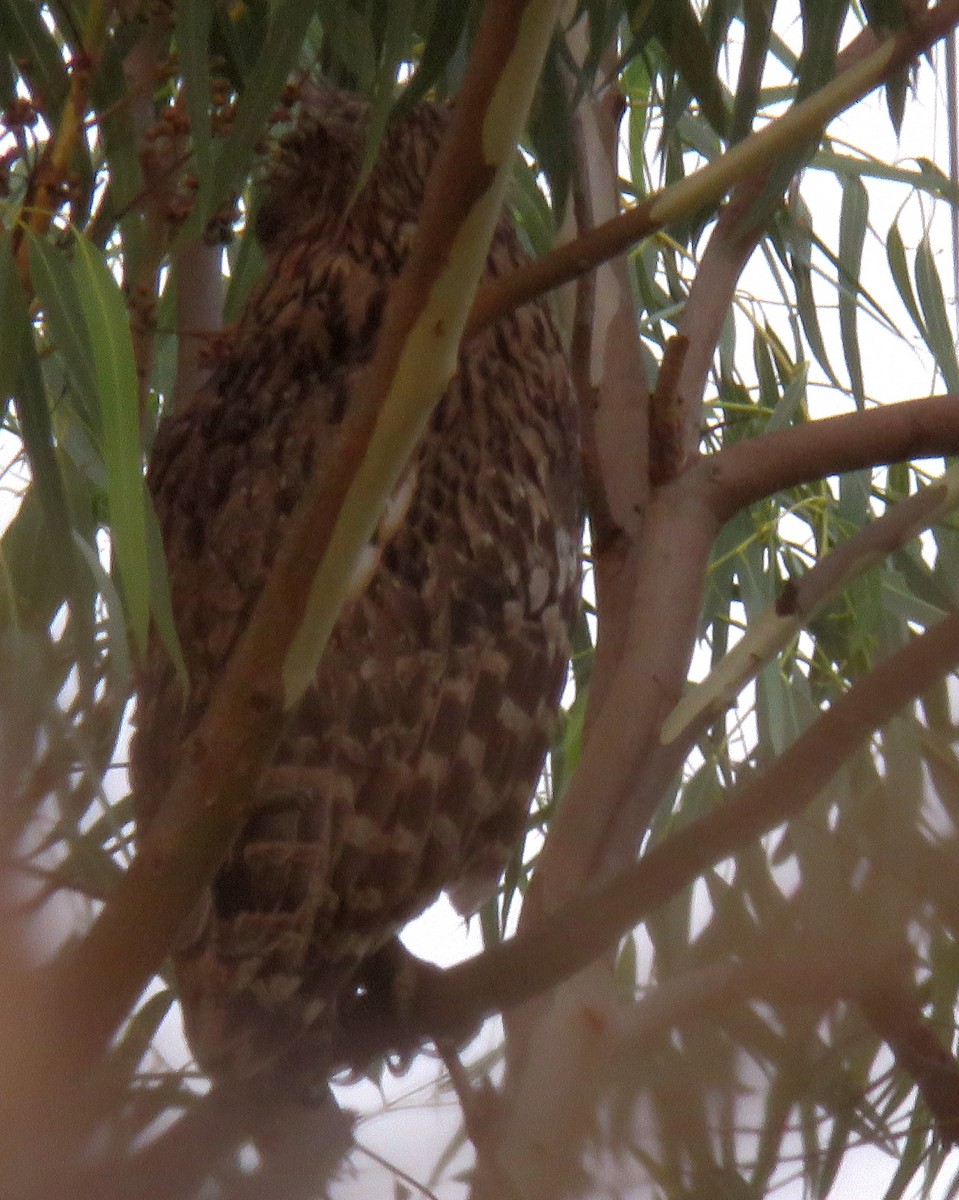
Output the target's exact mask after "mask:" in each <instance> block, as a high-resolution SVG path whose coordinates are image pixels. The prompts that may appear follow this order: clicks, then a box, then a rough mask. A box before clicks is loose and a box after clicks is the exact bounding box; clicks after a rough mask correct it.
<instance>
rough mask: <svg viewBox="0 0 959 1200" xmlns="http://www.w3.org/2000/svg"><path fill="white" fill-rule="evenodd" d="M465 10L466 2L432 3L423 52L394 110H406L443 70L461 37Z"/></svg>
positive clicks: (464, 25)
mask: <svg viewBox="0 0 959 1200" xmlns="http://www.w3.org/2000/svg"><path fill="white" fill-rule="evenodd" d="M469 10H470V6H469V4H449V3H440V4H437V5H436V8H435V10H434V12H433V21H432V23H431V25H430V31H429V33H428V35H427V38H426V44H425V46H424V47H423V53H422V54H421V55H420V60H419V63H418V64H417V67H416V70H415V71H414V72H413V78H412V79H411V80H410V81H409V83H408V84H407V85H406V87H405V88H404V89H403V95H402V97H401V99H400V101H399V103H398V104H397V111H398V112H408V111H409V109H410V108H412V106H413V105H414V104H416V103H417V102H418V101H420V100H422V99H423V97H424V96H425V95H426V93H427V92H428V91H429V90H430V88H431V87H432V86H433V85H434V84H435V83H437V82H438V80H439V79H440V78H441V76H442V75H443V74H444V73H445V71H446V69H447V66H448V65H449V62H450V59H451V58H452V57H453V54H454V52H455V51H456V47H457V46H458V45H459V43H460V41H461V40H462V37H463V33H464V31H465V29H466V18H467V17H468V15H469Z"/></svg>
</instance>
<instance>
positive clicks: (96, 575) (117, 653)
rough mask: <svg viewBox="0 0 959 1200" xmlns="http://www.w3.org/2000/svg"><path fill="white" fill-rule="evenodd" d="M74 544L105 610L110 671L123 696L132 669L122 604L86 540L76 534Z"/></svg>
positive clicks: (125, 692)
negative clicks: (87, 569) (94, 583)
mask: <svg viewBox="0 0 959 1200" xmlns="http://www.w3.org/2000/svg"><path fill="white" fill-rule="evenodd" d="M74 542H75V544H76V546H77V548H78V550H79V551H80V554H81V556H82V558H83V560H84V562H85V563H86V564H87V567H88V568H89V571H90V574H91V576H92V577H93V579H94V581H95V582H96V585H97V591H98V592H99V593H100V595H101V596H102V597H103V600H104V603H105V604H106V607H107V625H108V630H109V645H110V670H111V674H112V676H113V682H114V684H115V687H116V689H117V694H122V695H127V694H128V693H129V691H130V680H131V678H132V674H133V673H132V669H131V665H130V648H129V645H128V643H127V635H126V626H125V622H124V620H123V603H122V601H121V600H120V595H119V593H118V592H117V589H116V588H115V587H114V585H113V580H112V579H111V578H110V576H109V574H108V573H107V572H106V571H105V570H104V568H103V564H102V563H101V562H100V556H99V555H98V554H97V552H96V549H95V548H94V547H93V546H91V545H90V543H89V542H88V541H87V540H86V538H84V537H81V536H80V534H79V533H75V534H74Z"/></svg>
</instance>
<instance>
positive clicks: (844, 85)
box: [466, 0, 959, 337]
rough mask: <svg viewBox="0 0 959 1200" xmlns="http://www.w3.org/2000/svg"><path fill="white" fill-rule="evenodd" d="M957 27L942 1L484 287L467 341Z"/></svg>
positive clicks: (692, 201)
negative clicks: (685, 170) (643, 194)
mask: <svg viewBox="0 0 959 1200" xmlns="http://www.w3.org/2000/svg"><path fill="white" fill-rule="evenodd" d="M957 24H959V0H943V2H942V3H940V4H938V5H936V7H935V8H932V9H930V10H929V11H928V12H925V13H922V14H921V15H919V16H917V17H916V19H915V20H914V22H913V23H912V24H911V25H910V26H909V27H908V28H907V29H904V30H902V31H901V32H900V33H898V34H897V35H896V36H895V37H891V38H889V39H887V40H886V41H885V42H883V43H882V44H881V45H879V46H878V47H877V48H876V49H875V50H874V51H872V53H870V54H868V55H867V56H865V57H864V58H859V57H858V55H855V56H852V64H851V65H850V67H849V69H848V70H846V71H844V72H843V73H842V74H841V75H839V76H838V77H837V78H836V79H834V80H833V81H832V82H831V83H829V84H826V86H825V87H823V88H821V89H820V90H819V91H818V92H816V94H815V95H813V96H810V97H808V99H806V100H803V101H802V102H801V103H799V104H796V105H794V107H793V108H791V109H790V110H789V112H788V113H786V114H785V115H784V116H782V117H779V118H778V119H777V120H775V121H772V122H770V124H768V125H767V126H765V127H764V128H763V129H761V130H759V131H758V132H757V133H754V134H752V135H751V136H750V137H748V138H747V139H745V140H744V141H742V142H739V143H737V145H735V146H733V147H732V148H731V149H729V150H727V151H726V153H725V154H723V155H722V157H721V158H719V159H717V160H716V161H715V162H713V163H710V164H709V165H708V166H706V167H703V168H702V169H701V170H700V171H697V172H696V173H695V174H693V175H689V176H687V177H686V178H685V179H683V180H681V181H680V182H679V183H677V184H674V185H673V186H672V187H669V188H666V189H665V190H664V191H661V192H657V193H655V194H654V195H652V196H650V197H649V199H648V200H646V201H644V202H643V203H642V204H639V205H637V206H636V207H635V208H632V209H630V210H629V212H626V213H623V214H621V215H620V216H617V217H613V218H612V219H611V220H609V221H606V222H604V223H603V224H602V225H600V226H598V227H597V228H596V229H592V230H590V231H589V232H588V233H586V234H583V235H582V236H581V237H578V238H576V239H575V241H573V242H570V243H568V244H567V245H564V246H558V247H557V248H556V249H555V250H553V251H552V252H551V253H550V254H548V255H546V256H545V257H544V258H541V259H538V260H537V261H536V262H532V263H530V264H529V265H528V266H526V267H524V268H523V269H522V270H519V271H515V272H513V273H512V274H510V275H506V276H503V277H502V278H500V279H497V280H493V281H490V282H488V283H486V284H485V285H484V286H483V287H482V288H481V289H480V291H479V293H478V294H477V297H476V301H475V303H474V305H473V309H472V311H471V313H470V318H469V321H468V322H467V326H466V336H467V337H469V336H470V335H471V334H473V333H477V332H479V330H481V329H484V328H486V326H488V325H490V324H492V323H493V322H495V321H497V320H499V318H500V317H502V316H503V315H504V314H506V313H508V312H512V310H513V309H514V308H518V307H519V306H520V305H522V304H526V303H528V302H529V301H530V300H534V299H535V298H536V297H537V296H541V295H543V294H544V293H545V292H548V291H551V290H552V289H553V288H556V287H559V286H560V285H561V284H564V283H569V282H570V281H571V280H573V279H576V278H578V277H579V276H580V275H583V274H585V272H586V271H589V270H592V269H593V268H594V267H595V266H597V265H598V264H599V263H601V262H607V261H608V260H609V259H611V258H615V257H616V256H617V255H619V254H622V253H623V251H624V250H627V249H629V247H630V246H632V245H633V244H634V243H636V242H638V241H641V240H642V239H643V238H646V237H649V235H650V234H652V233H656V232H658V231H659V230H660V229H662V228H663V227H664V226H666V225H668V224H670V222H672V221H677V220H680V219H682V218H684V217H688V216H689V215H690V214H691V213H694V212H697V211H698V210H699V209H701V208H704V207H706V206H709V205H712V206H715V205H717V204H718V203H719V201H720V200H722V198H723V196H725V195H726V193H727V192H728V191H729V190H730V188H731V187H732V186H733V185H734V184H736V183H738V182H739V181H740V180H742V179H744V178H745V177H747V176H752V175H754V174H755V173H756V172H765V170H766V169H767V168H768V166H769V164H770V163H771V162H774V161H776V159H777V158H779V157H781V156H782V155H784V154H788V153H789V152H790V151H794V150H796V148H797V147H799V146H801V145H802V144H803V143H804V142H806V141H808V140H809V139H810V138H815V137H818V136H819V135H820V134H821V132H822V130H823V129H824V128H825V127H826V125H827V124H828V123H829V121H831V120H832V119H833V118H834V117H835V116H837V115H838V114H839V113H841V112H842V111H843V110H844V109H846V108H848V107H849V106H850V105H851V104H854V103H855V102H856V101H857V100H861V99H862V97H863V96H866V95H868V94H869V92H871V91H873V90H874V89H875V88H877V87H879V86H880V85H881V84H883V83H885V82H886V80H888V79H889V78H890V77H891V76H893V75H895V73H896V72H897V71H900V70H901V69H902V68H903V67H905V66H908V65H909V63H911V62H912V61H913V60H914V59H915V58H917V57H918V56H919V55H920V54H923V53H925V51H927V50H928V49H929V47H930V46H931V45H933V43H935V42H936V41H938V40H939V39H940V38H942V37H945V35H946V34H947V33H948V32H949V31H950V30H951V29H952V28H953V27H954V26H955V25H957Z"/></svg>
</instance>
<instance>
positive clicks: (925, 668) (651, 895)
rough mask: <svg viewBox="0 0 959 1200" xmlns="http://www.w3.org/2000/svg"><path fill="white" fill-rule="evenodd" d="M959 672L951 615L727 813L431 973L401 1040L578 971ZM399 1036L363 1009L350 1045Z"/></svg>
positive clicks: (800, 803) (798, 804)
mask: <svg viewBox="0 0 959 1200" xmlns="http://www.w3.org/2000/svg"><path fill="white" fill-rule="evenodd" d="M957 665H959V613H951V614H950V615H949V616H947V617H946V618H945V619H944V620H942V621H941V622H940V623H939V624H938V625H936V626H934V627H933V628H932V629H930V630H928V631H927V632H926V633H924V634H922V635H921V636H920V637H916V638H914V639H913V640H912V641H910V642H909V643H908V644H907V645H905V646H904V647H903V648H902V649H900V650H898V651H897V652H896V653H895V654H893V655H891V656H890V657H889V658H887V659H886V660H885V661H883V662H882V663H880V664H879V665H878V666H877V667H876V668H875V669H874V670H873V671H872V672H871V673H870V674H869V675H868V676H866V677H864V678H863V679H861V680H859V681H858V682H857V683H855V684H854V685H853V686H852V687H851V688H850V689H849V691H848V692H846V693H845V694H844V695H843V696H841V697H840V698H839V699H838V700H837V701H836V702H835V704H833V706H832V707H831V708H830V709H829V710H828V711H827V712H825V713H823V714H822V716H820V717H819V718H817V720H816V721H814V722H813V724H812V725H810V726H809V727H808V728H807V729H806V730H805V731H804V732H803V733H802V734H801V735H800V736H799V737H798V738H797V739H796V741H795V742H794V743H793V744H792V745H791V746H790V747H789V748H788V749H787V750H786V751H785V752H784V753H783V755H782V756H781V757H780V758H779V759H778V760H777V761H776V762H775V763H773V764H772V765H771V766H770V767H768V768H767V769H766V770H765V771H763V772H761V773H759V774H757V775H756V776H755V777H754V778H753V779H750V780H748V781H746V782H745V783H743V784H741V785H740V786H739V787H738V788H736V789H735V791H734V792H733V794H732V795H731V796H730V798H729V799H728V800H727V802H726V803H725V804H724V805H723V806H722V807H721V808H719V809H717V810H715V811H714V812H711V813H709V814H708V815H707V816H705V817H701V818H700V819H699V820H697V821H693V822H691V823H690V824H689V825H687V826H686V827H685V828H684V829H681V830H680V831H679V832H678V833H676V834H673V835H672V836H671V837H670V838H668V839H667V840H666V841H665V842H663V843H661V844H660V845H659V846H657V847H656V848H655V849H653V850H652V851H650V853H649V854H647V855H645V856H644V857H643V858H642V859H640V860H639V862H636V863H634V864H632V865H631V866H629V867H627V868H626V869H625V870H623V871H621V872H620V873H619V874H618V875H617V876H616V877H615V878H614V879H613V880H611V881H610V882H609V883H607V884H606V885H604V886H602V887H598V888H595V889H594V890H592V891H591V892H589V893H588V894H586V895H583V896H580V897H577V898H575V899H573V900H571V901H569V902H567V903H566V904H565V905H563V906H562V907H561V908H559V909H557V910H555V911H554V912H553V913H552V914H551V915H549V916H548V917H546V918H545V919H544V920H542V921H540V922H539V923H538V924H537V925H536V926H535V927H534V928H532V929H530V930H528V931H526V932H523V933H521V934H518V935H517V936H516V937H515V938H513V939H512V940H511V941H509V942H504V943H502V944H501V945H499V946H496V947H494V948H492V949H490V950H488V951H486V952H485V953H484V954H482V955H480V956H479V957H477V958H474V959H471V960H469V961H468V962H465V963H462V964H460V965H459V966H456V967H452V968H450V969H449V970H447V971H445V972H442V973H440V974H437V973H436V971H435V969H430V970H429V971H428V972H426V973H424V977H423V982H422V984H421V986H419V987H418V988H417V991H416V995H415V1000H414V1002H413V1003H412V1005H411V1007H410V1012H411V1017H410V1024H409V1027H408V1028H407V1029H406V1030H405V1031H403V1034H404V1036H413V1037H415V1036H443V1035H444V1034H446V1033H448V1032H449V1031H451V1030H453V1031H458V1030H462V1029H463V1028H464V1027H468V1026H470V1025H471V1024H472V1023H475V1022H476V1021H478V1020H479V1019H480V1018H482V1017H484V1016H488V1015H490V1014H492V1013H494V1012H502V1011H505V1010H508V1009H510V1008H512V1007H513V1006H514V1005H517V1004H521V1003H523V1002H525V1001H526V1000H529V999H531V998H532V997H534V996H536V995H538V994H540V993H541V992H543V991H546V990H547V989H549V988H552V987H555V986H556V985H557V984H559V983H561V982H562V981H563V980H564V979H567V978H569V977H570V976H572V975H574V974H575V973H576V972H577V971H580V970H581V969H582V968H583V967H585V966H587V965H588V964H589V963H590V962H592V961H593V960H594V959H596V958H597V957H598V956H599V955H601V954H602V953H604V951H606V950H607V949H609V947H611V946H613V945H615V944H616V942H617V941H618V939H619V938H621V937H622V936H623V935H624V934H625V933H626V932H628V931H629V930H630V929H633V928H634V927H635V926H636V925H637V924H638V923H639V922H640V921H642V919H643V918H644V917H645V916H646V915H647V914H648V913H650V912H651V911H653V910H654V909H656V908H658V907H659V906H661V905H662V904H664V903H665V902H666V901H667V900H669V899H670V898H671V897H672V896H674V895H676V894H677V893H678V892H679V891H681V890H682V889H683V888H685V887H688V886H689V885H690V884H691V883H692V882H693V881H694V880H695V879H696V878H698V877H699V876H700V875H701V874H702V873H703V872H704V871H706V870H707V869H708V868H709V867H711V866H714V865H715V864H716V863H718V862H720V861H722V859H724V858H726V857H727V856H728V855H730V854H733V853H735V852H736V851H737V850H739V849H741V848H742V847H743V846H745V845H748V844H749V843H751V842H753V841H754V840H755V839H756V838H758V837H760V836H762V834H764V833H766V832H768V831H769V830H771V829H774V828H775V827H776V826H777V825H780V824H782V823H783V822H784V821H787V820H789V819H790V818H792V817H794V816H795V815H796V814H797V813H799V812H801V811H802V809H803V808H804V807H805V806H806V805H807V804H809V803H810V802H811V801H812V800H813V799H814V798H815V797H816V796H817V795H818V794H819V792H820V791H821V789H822V788H823V787H824V786H825V785H826V784H827V783H828V782H829V780H830V779H831V778H832V776H833V775H834V774H835V773H836V771H838V770H839V768H840V767H841V766H842V765H843V764H844V763H845V762H846V761H847V759H848V758H849V756H850V755H851V754H852V753H853V752H854V751H855V750H856V749H857V748H858V747H859V746H861V745H862V743H863V742H864V741H865V740H866V739H867V738H868V737H869V736H870V735H871V734H872V732H873V731H874V730H876V729H878V728H879V727H881V726H882V725H884V724H885V723H886V722H887V721H889V720H890V719H891V718H892V717H893V716H894V715H895V714H896V713H897V712H898V711H899V709H900V708H902V707H903V705H905V704H907V703H909V701H911V700H913V699H915V698H916V697H917V696H918V695H921V694H922V693H923V692H924V691H926V690H927V689H928V688H929V687H931V686H932V685H933V684H934V683H935V682H936V681H937V680H938V679H940V678H942V676H943V675H944V674H946V673H947V672H949V671H951V670H954V669H955V668H956V666H957ZM397 1033H398V1031H397V1030H396V1029H395V1028H393V1029H387V1028H385V1027H384V1026H383V1025H382V1024H381V1023H380V1022H379V1021H376V1020H371V1019H370V1017H369V1015H368V1014H366V1013H364V1012H363V1010H359V1011H358V1012H357V1014H356V1016H355V1020H354V1023H353V1027H352V1028H350V1029H349V1030H348V1031H347V1035H346V1039H345V1041H346V1044H348V1045H349V1046H350V1048H351V1051H353V1052H357V1055H358V1058H362V1057H363V1056H365V1055H367V1054H369V1055H373V1054H376V1053H382V1052H383V1051H385V1050H386V1049H388V1048H389V1047H390V1046H391V1045H392V1044H394V1043H395V1039H396V1036H397Z"/></svg>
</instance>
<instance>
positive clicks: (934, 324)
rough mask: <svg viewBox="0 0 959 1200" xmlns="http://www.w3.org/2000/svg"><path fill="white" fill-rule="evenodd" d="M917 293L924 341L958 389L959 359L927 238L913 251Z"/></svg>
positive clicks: (951, 388)
mask: <svg viewBox="0 0 959 1200" xmlns="http://www.w3.org/2000/svg"><path fill="white" fill-rule="evenodd" d="M916 292H917V294H918V296H919V307H920V308H921V309H922V316H923V321H924V324H925V328H926V335H927V336H926V341H927V344H928V346H929V349H930V350H931V351H932V353H933V354H934V355H935V358H936V364H937V366H938V367H939V370H940V371H941V372H942V377H943V379H944V380H945V381H946V387H947V388H948V389H949V391H951V392H955V391H959V362H957V360H956V343H955V337H956V333H955V327H954V324H953V323H952V322H951V321H950V320H949V317H948V315H947V313H946V300H945V295H944V293H943V289H942V281H941V280H940V278H939V271H938V270H937V268H936V260H935V257H934V256H933V252H932V246H931V245H930V242H929V237H928V235H926V236H925V237H924V238H923V239H922V241H921V242H920V243H919V247H918V249H917V250H916Z"/></svg>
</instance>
